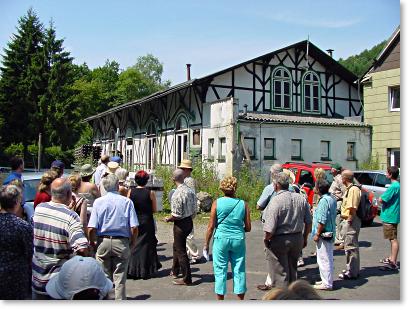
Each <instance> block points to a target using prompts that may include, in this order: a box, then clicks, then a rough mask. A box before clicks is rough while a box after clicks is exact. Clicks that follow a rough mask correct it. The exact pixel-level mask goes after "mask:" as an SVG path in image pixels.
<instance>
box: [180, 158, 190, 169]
mask: <svg viewBox="0 0 410 310" xmlns="http://www.w3.org/2000/svg"><path fill="white" fill-rule="evenodd" d="M177 168H181V169H184V168H185V169H192V161H191V160H189V159H183V160H182V161H181V164H180V165H179V166H178V167H177Z"/></svg>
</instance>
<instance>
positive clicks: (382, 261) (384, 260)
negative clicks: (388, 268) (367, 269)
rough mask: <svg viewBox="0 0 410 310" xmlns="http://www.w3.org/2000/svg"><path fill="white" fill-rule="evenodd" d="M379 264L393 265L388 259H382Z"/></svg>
mask: <svg viewBox="0 0 410 310" xmlns="http://www.w3.org/2000/svg"><path fill="white" fill-rule="evenodd" d="M379 262H380V263H382V264H392V263H393V262H392V261H391V260H390V258H388V257H385V258H383V259H381V260H380V261H379Z"/></svg>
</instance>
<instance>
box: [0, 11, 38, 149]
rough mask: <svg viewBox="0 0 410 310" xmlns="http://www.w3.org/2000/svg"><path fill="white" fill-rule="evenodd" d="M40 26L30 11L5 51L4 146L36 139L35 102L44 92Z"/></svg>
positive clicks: (0, 101)
mask: <svg viewBox="0 0 410 310" xmlns="http://www.w3.org/2000/svg"><path fill="white" fill-rule="evenodd" d="M43 41H44V32H43V25H42V23H41V22H40V20H39V19H38V17H37V15H36V13H35V12H34V11H33V10H32V9H29V10H28V12H27V15H25V16H23V17H21V18H20V19H19V21H18V27H17V33H16V34H13V35H12V39H11V41H10V42H9V43H8V46H7V47H6V48H5V49H4V55H3V65H2V67H1V68H0V70H1V80H0V113H1V115H2V116H3V119H4V124H3V126H2V128H1V133H0V136H1V137H2V140H3V142H4V144H5V145H9V144H11V143H20V142H22V143H23V145H24V146H27V145H28V144H30V142H31V141H34V140H36V136H37V130H35V129H36V128H35V126H36V125H35V124H36V122H37V119H36V115H37V112H38V111H37V103H38V100H39V96H41V95H42V93H43V90H44V83H45V80H44V75H43V70H44V67H43V64H44V63H43V61H42V59H43V55H42V43H43Z"/></svg>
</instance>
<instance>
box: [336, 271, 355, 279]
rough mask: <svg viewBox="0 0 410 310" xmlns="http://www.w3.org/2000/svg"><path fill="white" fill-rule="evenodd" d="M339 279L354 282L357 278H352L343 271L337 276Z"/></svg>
mask: <svg viewBox="0 0 410 310" xmlns="http://www.w3.org/2000/svg"><path fill="white" fill-rule="evenodd" d="M339 279H342V280H356V279H357V277H352V276H351V275H349V273H348V272H346V270H343V271H342V273H341V274H339Z"/></svg>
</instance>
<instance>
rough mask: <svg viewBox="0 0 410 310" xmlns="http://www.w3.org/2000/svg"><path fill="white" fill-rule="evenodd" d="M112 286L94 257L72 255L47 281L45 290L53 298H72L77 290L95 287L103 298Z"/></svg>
mask: <svg viewBox="0 0 410 310" xmlns="http://www.w3.org/2000/svg"><path fill="white" fill-rule="evenodd" d="M112 287H113V285H112V282H111V281H110V280H109V279H108V278H107V277H106V275H105V273H104V271H103V269H102V267H101V265H100V264H99V263H98V262H97V261H96V260H95V259H94V258H92V257H82V256H74V257H72V258H71V259H69V260H68V261H66V262H65V263H64V264H63V266H62V267H61V270H60V271H59V272H58V273H57V274H56V275H55V276H53V277H52V278H51V279H50V281H48V283H47V285H46V291H47V294H49V295H50V296H51V297H52V298H54V299H73V296H74V295H75V294H77V293H79V292H82V291H84V290H86V289H90V288H96V289H98V290H99V291H100V298H103V297H104V296H106V295H107V294H108V292H109V291H110V290H111V289H112Z"/></svg>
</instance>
